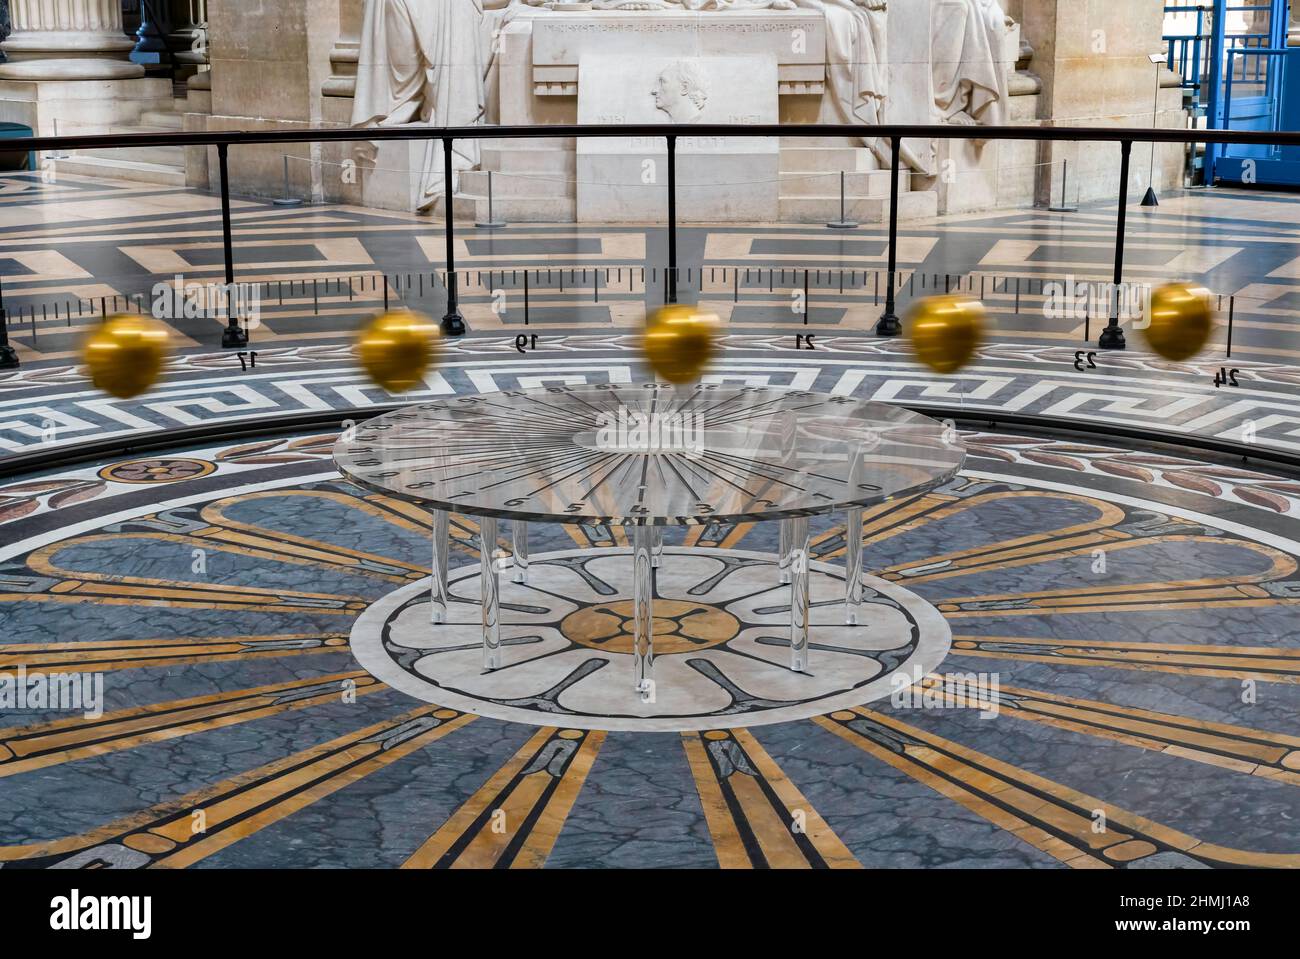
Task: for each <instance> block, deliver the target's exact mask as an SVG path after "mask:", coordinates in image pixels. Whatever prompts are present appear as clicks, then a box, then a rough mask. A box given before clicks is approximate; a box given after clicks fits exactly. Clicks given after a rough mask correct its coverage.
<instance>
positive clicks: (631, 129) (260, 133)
mask: <svg viewBox="0 0 1300 959" xmlns="http://www.w3.org/2000/svg"><path fill="white" fill-rule="evenodd" d="M549 137H588V138H603V139H608V138H615V137H642V138H663V139H664V140H665V141H666V146H667V156H668V170H667V174H668V175H667V184H666V185H667V194H668V195H667V204H666V207H667V208H666V210H665V216H666V227H667V231H668V263H667V266H666V270H667V272H666V277H667V280H666V283H667V300H668V302H670V303H672V302H676V299H677V282H676V281H677V277H678V275H679V266H678V262H677V252H678V247H677V180H676V147H677V140H678V138H679V137H794V138H797V137H859V138H887V139H888V140H889V141H890V143H891V145H892V147H893V149H892V154H893V156H892V162H891V170H890V173H891V176H890V183H891V186H890V204H889V243H888V271H887V272H888V276H889V281H888V282H887V283H886V291H887V293H886V297H885V304H884V312H883V313H882V314H881V316H880V320H879V322H878V323H877V324H876V329H875V332H876V334H877V335H878V336H897V335H898V334H899V333H901V332H902V324H901V323H900V322H899V320H898V317H897V315H896V313H895V296H894V294H895V291H896V288H897V286H898V284H897V283H896V282H895V280H896V278H897V269H898V249H897V248H898V178H899V153H900V146H901V143H902V141H903V140H904V139H909V138H921V139H964V140H1027V141H1064V142H1090V143H1118V144H1119V146H1120V182H1119V189H1118V191H1117V198H1118V210H1117V212H1116V225H1115V264H1114V277H1113V288H1114V290H1115V297H1114V302H1113V305H1112V308H1111V311H1110V317H1109V322H1108V323H1107V325H1106V326H1105V327H1104V328H1103V329H1102V331H1101V335H1100V337H1099V339H1098V346H1099V347H1100V348H1102V349H1123V348H1124V346H1125V341H1124V332H1123V330H1122V329H1121V327H1120V322H1119V320H1120V301H1119V290H1120V288H1121V286H1122V284H1123V273H1124V226H1125V217H1126V213H1127V208H1128V179H1129V156H1130V154H1131V152H1132V148H1133V144H1134V143H1152V144H1155V143H1179V144H1195V143H1225V144H1227V143H1231V144H1249V145H1273V146H1278V147H1281V146H1300V132H1295V131H1285V132H1271V131H1246V130H1186V129H1159V128H1153V129H1135V128H1131V127H1030V126H987V127H984V126H980V127H968V126H951V125H933V124H928V125H920V124H917V125H881V126H865V125H859V124H752V125H750V124H623V125H584V124H555V125H546V126H471V127H435V126H403V127H378V128H368V129H355V128H350V127H339V128H330V129H306V130H257V131H253V130H226V131H205V132H193V133H130V134H86V135H71V136H33V137H25V138H19V139H16V140H11V141H7V143H6V146H8V147H9V148H11V149H14V150H20V151H70V150H103V149H111V148H127V147H177V146H181V147H185V146H210V147H215V148H216V151H217V162H218V181H219V186H220V193H221V228H222V245H223V249H224V258H225V281H226V284H227V286H228V287H230V288H233V287H234V285H235V279H236V278H235V262H234V239H233V235H232V228H231V205H230V175H229V152H230V148H231V147H232V146H254V145H255V146H267V145H276V144H290V143H335V142H355V141H363V140H364V141H381V140H438V141H441V143H442V147H443V157H444V163H445V166H444V170H446V171H448V172H450V170H451V169H452V166H451V154H452V145H453V143H454V142H455V141H457V140H482V139H496V140H515V139H525V140H526V139H536V138H549ZM443 180H444V185H445V206H444V214H445V216H444V219H445V230H444V232H445V243H446V251H445V257H446V264H447V270H446V276H447V290H446V292H447V309H446V313H445V314H444V316H443V318H442V327H443V330H444V332H445V333H447V334H448V335H452V336H459V335H461V334H463V333H464V332H466V329H467V328H466V326H465V322H464V318H463V317H462V316H461V314H460V309H459V297H458V292H457V285H458V284H457V279H456V268H455V238H456V224H455V216H454V197H453V191H454V184H453V177H451V176H444V177H443ZM0 280H3V278H2V277H0ZM231 299H232V300H233V299H234V298H233V297H232V298H231ZM228 313H229V315H228V316H227V317H226V325H225V328H224V330H223V332H222V339H221V345H222V346H223V347H228V348H239V347H243V346H245V345H246V344H247V343H248V334H247V332H246V330H245V329H243V328H242V327H241V324H240V317H239V315H238V313H237V312H236V311H228ZM17 365H18V361H17V356H16V354H15V352H14V350H13V348H12V347H11V346H9V340H8V323H7V316H6V314H5V311H4V307H3V303H0V368H5V367H7V368H12V367H14V366H17Z"/></svg>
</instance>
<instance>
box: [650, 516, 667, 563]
mask: <svg viewBox="0 0 1300 959" xmlns="http://www.w3.org/2000/svg"><path fill="white" fill-rule="evenodd" d="M650 536H651V539H650V565H651V566H652V567H653V568H654V569H658V568H659V564H660V563H662V562H663V558H664V528H663V527H662V526H652V527H650Z"/></svg>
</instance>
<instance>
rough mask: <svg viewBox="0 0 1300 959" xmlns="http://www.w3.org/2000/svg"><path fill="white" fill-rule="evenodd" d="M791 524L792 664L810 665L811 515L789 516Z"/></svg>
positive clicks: (798, 670)
mask: <svg viewBox="0 0 1300 959" xmlns="http://www.w3.org/2000/svg"><path fill="white" fill-rule="evenodd" d="M786 523H788V524H790V668H791V669H793V670H794V671H795V672H796V673H802V672H804V670H806V669H807V668H808V517H806V516H799V517H796V518H795V519H788V520H784V521H783V522H782V525H785V524H786Z"/></svg>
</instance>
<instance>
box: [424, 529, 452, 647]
mask: <svg viewBox="0 0 1300 959" xmlns="http://www.w3.org/2000/svg"><path fill="white" fill-rule="evenodd" d="M450 519H451V514H450V513H448V512H447V511H446V510H445V509H436V510H434V511H433V567H432V570H431V573H432V575H431V576H430V577H429V579H430V582H431V585H430V587H429V609H430V613H429V621H430V622H432V623H433V624H435V625H437V624H438V623H445V622H446V621H447V544H448V542H449V536H450V522H449V521H450Z"/></svg>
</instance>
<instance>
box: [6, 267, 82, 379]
mask: <svg viewBox="0 0 1300 959" xmlns="http://www.w3.org/2000/svg"><path fill="white" fill-rule="evenodd" d="M71 316H72V311H71V309H69V311H68V317H69V319H70V318H71ZM18 366H19V363H18V351H17V350H15V349H14V348H13V347H12V346H10V344H9V311H8V310H7V309H5V291H4V281H3V280H0V370H16V369H18Z"/></svg>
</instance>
